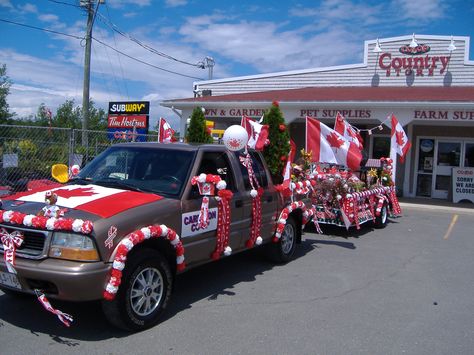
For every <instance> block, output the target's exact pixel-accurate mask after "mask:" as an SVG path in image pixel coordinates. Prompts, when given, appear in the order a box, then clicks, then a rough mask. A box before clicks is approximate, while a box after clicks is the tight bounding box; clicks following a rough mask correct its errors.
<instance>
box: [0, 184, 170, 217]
mask: <svg viewBox="0 0 474 355" xmlns="http://www.w3.org/2000/svg"><path fill="white" fill-rule="evenodd" d="M47 191H51V192H54V193H55V194H56V195H57V201H56V203H55V206H57V208H60V209H62V212H64V216H65V217H73V215H76V216H77V212H79V211H81V212H82V213H81V214H82V215H85V214H87V215H94V216H95V218H91V219H92V220H97V219H98V218H109V217H112V216H114V215H116V214H118V213H120V212H123V211H125V210H128V209H131V208H135V207H138V206H141V205H146V204H149V203H152V202H155V201H158V200H161V199H163V197H162V196H159V195H155V194H151V193H143V192H136V191H129V190H122V189H117V188H110V187H104V186H99V185H94V184H89V185H64V186H60V187H56V188H53V189H41V190H35V191H28V192H24V193H20V194H16V195H13V196H10V197H9V198H8V200H6V201H4V202H3V206H2V207H0V208H1V209H3V210H16V211H19V212H22V213H27V214H34V215H36V214H38V213H39V212H40V211H42V210H43V211H44V209H47V208H48V207H50V206H48V205H47V204H46V203H45V196H46V192H47ZM91 217H92V216H91ZM97 217H98V218H97Z"/></svg>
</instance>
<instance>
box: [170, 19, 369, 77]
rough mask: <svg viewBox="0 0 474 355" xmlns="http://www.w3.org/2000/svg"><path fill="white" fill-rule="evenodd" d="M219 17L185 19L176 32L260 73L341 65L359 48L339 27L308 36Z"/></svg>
mask: <svg viewBox="0 0 474 355" xmlns="http://www.w3.org/2000/svg"><path fill="white" fill-rule="evenodd" d="M219 19H220V17H219V18H217V19H216V18H213V17H212V16H201V17H195V18H192V19H188V21H187V23H186V24H184V25H183V26H182V27H181V29H180V31H179V32H180V34H182V35H183V36H184V37H185V40H186V41H188V42H190V43H193V44H195V45H199V46H201V47H202V48H206V49H207V50H211V51H214V52H216V53H219V55H220V56H221V57H222V56H223V57H225V58H227V59H230V60H232V61H233V62H237V63H241V64H246V65H251V66H253V67H254V68H256V69H257V70H258V71H260V72H269V71H270V70H269V68H271V71H277V70H291V69H303V68H310V67H315V66H327V65H333V64H341V62H342V61H350V60H351V59H353V58H354V56H355V55H354V53H357V52H360V49H361V45H360V43H357V42H355V40H354V35H353V33H352V32H351V31H347V30H345V29H344V28H342V27H341V26H333V27H332V28H331V29H328V30H327V31H326V32H323V33H318V34H316V35H308V34H307V33H302V32H301V31H299V30H295V31H281V30H280V27H279V26H278V25H277V24H275V23H272V22H248V21H241V22H238V23H226V22H224V21H220V20H219ZM335 43H337V46H336V45H334V44H335ZM355 43H357V44H355Z"/></svg>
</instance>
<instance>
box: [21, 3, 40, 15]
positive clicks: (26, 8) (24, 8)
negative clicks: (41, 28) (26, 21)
mask: <svg viewBox="0 0 474 355" xmlns="http://www.w3.org/2000/svg"><path fill="white" fill-rule="evenodd" d="M19 8H20V10H22V11H24V12H29V13H34V14H35V13H37V12H38V8H37V7H36V5H34V4H30V3H27V4H25V5H23V6H19Z"/></svg>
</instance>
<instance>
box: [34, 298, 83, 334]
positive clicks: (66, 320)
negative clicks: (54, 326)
mask: <svg viewBox="0 0 474 355" xmlns="http://www.w3.org/2000/svg"><path fill="white" fill-rule="evenodd" d="M35 294H36V297H38V301H40V303H41V304H42V305H43V307H44V308H45V309H46V310H47V311H48V312H51V313H53V314H55V315H56V316H57V317H58V318H59V320H60V321H61V322H62V323H63V324H64V325H65V326H66V327H70V326H71V323H72V322H73V320H74V319H73V318H72V316H71V315H70V314H67V313H64V312H62V311H60V310H59V309H55V308H53V306H51V303H50V302H49V301H48V299H47V298H46V296H45V295H44V293H42V292H41V291H40V290H35Z"/></svg>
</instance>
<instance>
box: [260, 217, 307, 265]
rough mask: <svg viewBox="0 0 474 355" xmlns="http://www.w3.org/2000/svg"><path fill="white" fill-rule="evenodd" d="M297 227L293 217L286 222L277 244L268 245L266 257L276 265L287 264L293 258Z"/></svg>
mask: <svg viewBox="0 0 474 355" xmlns="http://www.w3.org/2000/svg"><path fill="white" fill-rule="evenodd" d="M298 233H299V232H298V227H297V223H296V221H295V219H294V217H292V216H290V217H288V219H287V220H286V224H285V229H284V230H283V233H281V238H280V240H279V241H278V243H273V242H272V243H270V244H269V245H268V246H267V255H268V257H269V258H270V259H271V260H272V261H274V262H277V263H287V262H288V261H290V260H291V259H292V258H293V255H294V254H295V249H296V241H297V239H298Z"/></svg>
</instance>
